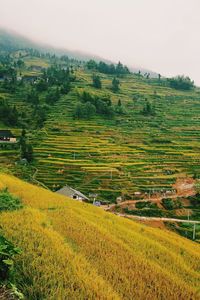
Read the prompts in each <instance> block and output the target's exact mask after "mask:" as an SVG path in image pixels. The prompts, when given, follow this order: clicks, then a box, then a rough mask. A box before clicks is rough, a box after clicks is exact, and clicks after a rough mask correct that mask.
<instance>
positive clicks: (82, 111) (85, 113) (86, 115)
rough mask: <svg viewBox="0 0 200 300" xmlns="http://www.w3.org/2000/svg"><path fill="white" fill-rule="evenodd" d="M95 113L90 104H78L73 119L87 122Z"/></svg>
mask: <svg viewBox="0 0 200 300" xmlns="http://www.w3.org/2000/svg"><path fill="white" fill-rule="evenodd" d="M95 113H96V108H95V106H94V105H93V104H92V103H90V102H86V103H80V102H79V103H78V104H77V105H76V108H75V112H74V117H75V118H77V119H87V120H89V119H90V118H91V117H93V116H94V115H95Z"/></svg>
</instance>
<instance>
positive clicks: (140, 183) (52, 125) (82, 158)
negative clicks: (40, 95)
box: [35, 71, 200, 199]
mask: <svg viewBox="0 0 200 300" xmlns="http://www.w3.org/2000/svg"><path fill="white" fill-rule="evenodd" d="M111 79H112V78H111V77H110V78H109V76H105V75H104V76H102V83H103V87H104V88H103V89H102V90H101V91H100V92H97V91H96V90H95V89H94V88H92V87H91V86H90V84H91V74H89V73H86V72H83V71H82V72H81V71H79V72H77V82H76V83H75V89H73V90H72V91H71V92H70V93H69V94H68V95H67V96H64V97H62V98H61V99H60V100H59V101H58V102H57V103H56V104H55V105H54V107H53V109H52V111H51V113H50V114H49V118H48V120H47V121H46V123H45V133H44V134H43V136H42V141H40V142H39V143H37V145H36V147H35V157H36V167H37V168H38V173H37V179H38V180H39V181H41V182H43V183H45V184H46V185H47V186H48V187H50V188H52V189H57V188H59V187H61V186H63V185H64V184H66V183H67V184H69V185H71V186H72V187H75V188H77V189H81V190H82V191H84V192H87V193H88V192H97V193H98V194H100V195H102V196H104V197H107V198H109V197H111V198H112V199H114V198H115V197H116V195H120V194H121V193H123V194H128V195H129V196H130V197H131V195H133V193H134V192H135V191H138V190H143V191H146V190H150V189H153V188H166V189H167V188H170V187H171V185H172V183H174V182H175V179H176V177H177V176H179V175H181V174H188V175H194V174H198V173H199V168H200V164H199V160H200V156H199V151H200V134H199V129H200V117H199V112H200V101H199V99H200V94H199V92H198V90H197V91H195V92H177V91H174V90H172V89H169V88H165V87H161V86H159V85H152V84H149V83H148V82H145V81H144V80H143V81H142V80H141V79H138V78H136V77H134V76H126V77H125V78H122V79H120V82H121V90H120V92H119V93H117V94H114V93H112V92H111V91H110V90H109V86H110V84H111ZM83 87H84V88H85V90H87V91H90V92H91V93H96V94H97V93H100V94H102V93H104V94H105V93H107V94H110V95H111V99H112V102H113V105H115V104H116V103H117V101H118V100H119V99H120V100H121V102H122V105H123V108H124V111H125V113H124V115H120V116H116V117H115V118H114V119H110V120H109V119H104V118H102V117H94V118H93V119H91V120H89V121H88V120H74V119H73V116H72V115H73V108H74V106H75V105H76V103H77V101H78V100H77V98H78V97H77V93H78V91H80V90H83ZM146 98H147V99H149V101H151V103H152V104H153V105H154V106H155V109H156V115H155V116H143V115H142V114H141V110H142V108H143V105H144V103H145V99H146Z"/></svg>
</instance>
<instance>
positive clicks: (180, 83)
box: [168, 76, 194, 90]
mask: <svg viewBox="0 0 200 300" xmlns="http://www.w3.org/2000/svg"><path fill="white" fill-rule="evenodd" d="M168 81H169V84H170V87H172V88H174V89H177V90H191V89H192V88H194V81H192V80H191V79H190V78H189V77H185V76H177V77H173V78H170V79H168Z"/></svg>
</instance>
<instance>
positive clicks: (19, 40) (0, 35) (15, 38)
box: [0, 28, 158, 77]
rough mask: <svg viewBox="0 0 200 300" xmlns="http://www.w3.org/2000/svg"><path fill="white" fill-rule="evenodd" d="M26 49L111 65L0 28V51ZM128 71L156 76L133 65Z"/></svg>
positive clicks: (94, 57)
mask: <svg viewBox="0 0 200 300" xmlns="http://www.w3.org/2000/svg"><path fill="white" fill-rule="evenodd" d="M26 48H32V49H36V50H38V51H40V52H42V53H45V52H49V53H51V54H56V55H67V56H68V57H69V58H75V59H78V60H83V61H87V60H90V59H94V60H96V61H105V62H107V63H109V62H110V63H111V61H109V60H107V59H105V58H102V57H100V56H97V55H92V54H88V53H85V52H84V51H76V50H73V51H72V50H68V49H64V48H56V47H52V46H49V45H46V44H42V43H37V42H34V41H32V40H30V39H28V38H27V37H24V36H22V35H20V34H18V33H15V32H13V31H11V30H6V29H2V28H0V49H1V50H0V51H2V50H3V51H17V50H22V49H26ZM130 70H131V71H132V72H134V73H137V72H138V71H141V73H142V74H148V73H149V74H150V77H157V76H158V74H157V73H156V72H153V71H151V70H148V69H145V68H142V67H134V64H133V65H132V66H130Z"/></svg>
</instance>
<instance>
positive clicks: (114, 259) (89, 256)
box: [0, 174, 200, 300]
mask: <svg viewBox="0 0 200 300" xmlns="http://www.w3.org/2000/svg"><path fill="white" fill-rule="evenodd" d="M3 187H8V189H9V191H10V192H11V193H13V194H15V195H18V196H20V197H21V199H22V201H23V203H24V206H25V207H24V208H23V209H22V210H19V211H15V212H9V213H5V212H4V213H1V214H0V224H1V227H2V230H3V233H4V234H5V236H6V237H7V238H9V239H11V240H12V241H13V242H14V243H15V244H16V245H17V246H19V247H20V248H21V249H22V251H23V253H22V255H20V256H18V257H16V272H17V283H18V286H19V287H20V288H21V290H22V291H23V292H24V294H25V296H26V297H27V298H28V299H52V300H54V299H145V300H146V299H170V300H171V299H177V300H178V299H181V300H185V299H200V294H199V283H200V275H199V271H200V246H199V245H198V244H195V243H193V242H191V241H189V240H186V239H184V238H182V237H180V236H177V235H176V234H174V233H172V232H168V231H162V230H160V229H155V228H150V227H147V226H145V225H141V224H139V223H136V222H133V221H130V220H127V219H124V218H120V217H117V216H115V215H113V214H110V213H106V212H104V211H103V210H102V209H101V208H96V207H93V206H92V205H89V204H85V203H78V202H76V201H74V200H70V199H68V198H65V197H63V196H60V195H56V194H54V193H52V192H49V191H47V190H44V189H41V188H39V187H36V186H32V185H30V184H27V183H24V182H22V181H20V180H19V179H16V178H15V177H12V176H9V175H5V174H0V188H3Z"/></svg>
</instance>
